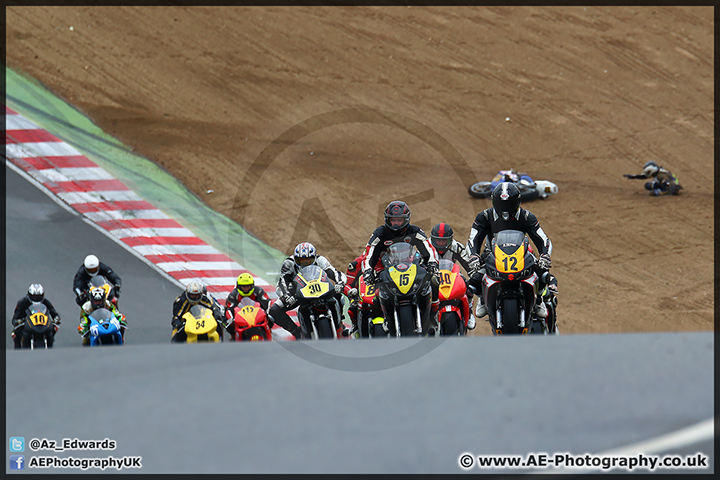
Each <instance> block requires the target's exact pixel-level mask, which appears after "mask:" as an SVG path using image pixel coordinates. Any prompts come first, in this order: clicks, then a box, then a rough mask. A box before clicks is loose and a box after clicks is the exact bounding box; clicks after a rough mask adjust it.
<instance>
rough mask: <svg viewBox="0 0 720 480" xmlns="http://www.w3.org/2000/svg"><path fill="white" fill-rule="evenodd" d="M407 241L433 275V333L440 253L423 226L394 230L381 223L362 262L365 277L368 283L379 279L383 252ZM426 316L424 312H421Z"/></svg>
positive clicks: (433, 329) (431, 303)
mask: <svg viewBox="0 0 720 480" xmlns="http://www.w3.org/2000/svg"><path fill="white" fill-rule="evenodd" d="M398 242H406V243H409V244H410V245H413V246H414V247H415V248H417V251H418V253H419V254H420V257H422V262H423V264H424V265H425V266H426V267H427V269H428V274H429V275H430V277H431V287H432V288H431V290H432V296H431V301H430V307H431V308H430V328H429V329H430V331H429V333H430V334H431V335H434V333H435V332H436V331H437V313H438V309H439V308H440V300H438V286H439V284H440V278H439V270H438V255H437V251H436V250H435V247H433V246H432V244H431V243H430V239H429V238H428V237H427V235H425V232H424V231H423V230H422V228H420V227H418V226H417V225H413V224H409V225H407V226H406V227H405V228H403V229H401V230H392V229H390V228H388V227H387V226H386V225H380V226H379V227H377V228H376V229H375V231H373V233H372V235H370V239H369V240H368V243H367V255H366V257H365V260H363V262H362V270H363V277H364V278H365V282H366V283H368V284H372V283H375V282H376V281H377V270H382V268H383V267H382V263H379V260H380V257H381V255H382V253H383V252H384V251H385V250H387V248H388V247H389V246H390V245H392V244H393V243H398ZM421 313H422V314H423V316H424V312H421Z"/></svg>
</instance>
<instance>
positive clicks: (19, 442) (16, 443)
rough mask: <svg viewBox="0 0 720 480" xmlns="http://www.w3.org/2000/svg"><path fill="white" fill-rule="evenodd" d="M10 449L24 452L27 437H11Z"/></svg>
mask: <svg viewBox="0 0 720 480" xmlns="http://www.w3.org/2000/svg"><path fill="white" fill-rule="evenodd" d="M10 451H11V452H24V451H25V437H10Z"/></svg>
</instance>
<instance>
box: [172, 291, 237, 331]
mask: <svg viewBox="0 0 720 480" xmlns="http://www.w3.org/2000/svg"><path fill="white" fill-rule="evenodd" d="M194 305H202V306H204V307H205V308H209V309H210V310H212V312H213V317H214V318H215V321H216V322H217V324H218V326H217V332H218V334H219V335H220V339H221V340H222V338H223V333H222V332H223V329H224V328H227V327H226V325H227V323H228V321H227V319H226V318H225V316H224V315H223V310H222V307H221V306H220V303H218V301H217V300H215V297H213V296H212V295H210V294H208V293H207V292H204V293H203V295H202V297H200V300H199V301H197V302H192V301H190V299H189V298H188V296H187V292H183V293H181V294H180V295H179V296H178V297H177V298H176V299H175V302H173V316H172V320H171V321H170V324H171V325H172V328H173V332H172V339H171V340H172V341H173V342H185V341H187V334H185V330H184V329H183V330H182V331H180V329H181V328H182V326H183V325H184V324H185V320H184V319H183V315H185V314H186V313H187V312H189V311H190V308H192V307H193V306H194Z"/></svg>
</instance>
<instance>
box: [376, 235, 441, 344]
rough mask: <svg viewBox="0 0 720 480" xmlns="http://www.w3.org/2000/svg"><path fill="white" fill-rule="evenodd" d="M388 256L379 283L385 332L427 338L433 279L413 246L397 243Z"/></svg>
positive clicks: (390, 247) (388, 252)
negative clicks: (425, 336) (431, 279)
mask: <svg viewBox="0 0 720 480" xmlns="http://www.w3.org/2000/svg"><path fill="white" fill-rule="evenodd" d="M386 253H387V255H386V256H385V258H384V259H383V264H384V265H385V269H384V270H383V271H382V272H381V273H380V278H379V281H378V295H379V296H380V304H381V306H382V310H383V313H384V329H385V331H387V332H388V333H389V335H390V336H398V337H400V336H412V335H425V334H426V333H427V331H428V327H429V324H430V297H431V295H430V294H431V288H432V286H431V284H430V275H428V272H427V269H426V268H425V267H424V266H423V265H422V264H421V262H420V257H419V256H418V255H415V252H414V247H413V246H412V245H410V244H409V243H405V242H399V243H394V244H392V245H390V246H389V247H388V248H387V251H386Z"/></svg>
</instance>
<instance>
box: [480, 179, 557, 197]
mask: <svg viewBox="0 0 720 480" xmlns="http://www.w3.org/2000/svg"><path fill="white" fill-rule="evenodd" d="M506 178H507V177H506V176H505V175H504V174H503V173H498V174H497V175H495V177H493V179H492V180H491V181H489V182H475V183H473V184H472V185H470V187H469V188H468V193H469V194H470V195H471V196H472V197H475V198H490V195H492V191H493V189H494V188H495V187H496V186H497V185H498V184H499V183H502V182H505V181H507V180H506ZM512 183H514V184H515V185H516V186H517V187H518V189H519V190H520V200H521V201H522V202H527V201H530V200H535V199H537V198H539V199H541V200H544V199H546V198H547V197H549V196H551V195H555V194H556V193H557V192H558V187H557V185H556V184H554V183H553V182H550V181H548V180H533V179H532V178H531V177H530V176H529V175H528V174H526V173H519V174H518V180H517V181H514V182H512Z"/></svg>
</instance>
